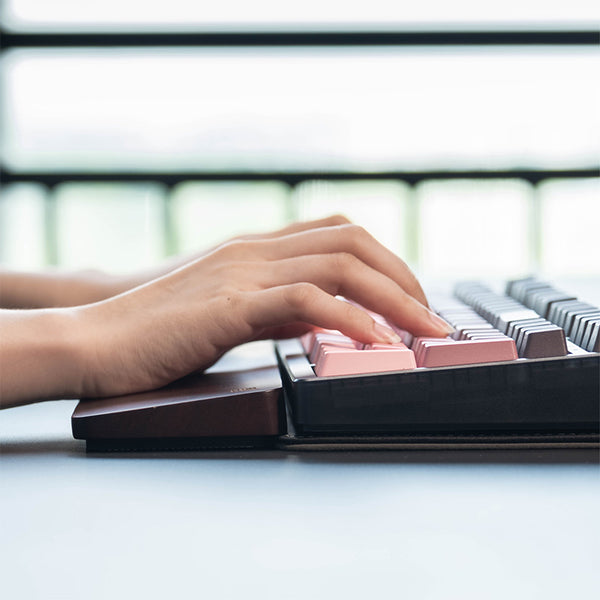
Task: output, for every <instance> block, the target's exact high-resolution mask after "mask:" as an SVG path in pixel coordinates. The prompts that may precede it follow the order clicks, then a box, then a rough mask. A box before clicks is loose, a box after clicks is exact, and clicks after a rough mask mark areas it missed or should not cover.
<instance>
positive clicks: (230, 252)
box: [217, 239, 256, 260]
mask: <svg viewBox="0 0 600 600" xmlns="http://www.w3.org/2000/svg"><path fill="white" fill-rule="evenodd" d="M255 247H256V242H254V241H252V240H244V239H237V240H232V241H230V242H227V243H226V244H223V245H222V246H220V247H219V248H218V249H217V252H218V253H219V254H220V255H221V256H222V257H223V258H224V259H226V260H236V259H237V260H244V259H248V258H254V257H255V255H256V250H255Z"/></svg>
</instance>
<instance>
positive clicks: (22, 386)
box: [0, 309, 86, 408]
mask: <svg viewBox="0 0 600 600" xmlns="http://www.w3.org/2000/svg"><path fill="white" fill-rule="evenodd" d="M1 312H2V315H1V318H2V340H1V344H0V360H1V361H2V369H1V371H2V372H1V376H0V399H1V405H2V407H3V408H6V407H9V406H18V405H22V404H29V403H31V402H37V401H40V400H54V399H63V398H78V397H80V396H81V392H82V391H83V381H84V375H85V367H84V365H85V353H86V347H85V346H86V343H85V338H84V337H83V336H82V335H81V334H82V333H84V332H83V331H82V328H81V324H80V317H79V315H78V314H77V312H76V311H74V310H72V309H43V310H24V311H21V310H6V311H1Z"/></svg>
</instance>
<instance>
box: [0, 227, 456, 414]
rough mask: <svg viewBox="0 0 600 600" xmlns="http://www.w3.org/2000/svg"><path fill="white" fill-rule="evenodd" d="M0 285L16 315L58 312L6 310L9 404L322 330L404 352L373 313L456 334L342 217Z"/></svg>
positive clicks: (403, 269)
mask: <svg viewBox="0 0 600 600" xmlns="http://www.w3.org/2000/svg"><path fill="white" fill-rule="evenodd" d="M0 283H1V284H2V285H1V286H0V289H1V290H2V292H1V293H0V300H1V302H2V305H3V306H9V307H15V306H27V307H41V306H46V308H33V309H30V310H14V309H13V310H0V331H1V338H0V406H2V407H9V406H17V405H21V404H28V403H31V402H36V401H40V400H46V399H53V398H81V397H97V396H112V395H117V394H126V393H133V392H139V391H144V390H149V389H154V388H157V387H160V386H163V385H165V384H167V383H169V382H171V381H173V380H175V379H178V378H180V377H182V376H184V375H187V374H189V373H191V372H193V371H197V370H202V369H206V368H207V367H209V366H210V365H212V364H213V363H214V362H215V361H216V360H218V359H219V358H220V357H221V356H222V355H223V354H224V353H225V352H227V351H228V350H229V349H231V348H233V347H234V346H237V345H238V344H242V343H244V342H248V341H251V340H257V339H269V338H283V337H291V336H297V335H300V334H302V333H304V332H306V331H308V330H309V329H310V328H311V327H314V326H318V327H323V328H327V329H338V330H340V331H341V332H342V333H344V334H346V335H348V336H350V337H352V338H354V339H356V340H358V341H361V342H364V343H371V342H384V343H395V342H398V341H399V338H398V337H397V335H396V334H395V333H394V332H393V331H392V330H390V329H388V328H386V327H383V326H381V325H378V324H376V323H375V321H374V320H373V319H372V317H371V316H370V315H369V313H368V312H367V310H370V311H373V312H376V313H379V314H381V315H383V316H385V317H386V318H387V319H389V320H390V321H393V322H395V323H396V324H398V325H399V326H400V327H402V328H404V329H407V330H409V331H411V332H412V333H414V334H416V335H427V336H440V337H441V336H445V335H447V334H448V333H449V331H450V330H451V328H450V327H449V326H448V325H447V324H446V323H445V322H444V321H443V320H441V319H440V318H439V317H437V316H436V315H435V314H434V313H432V312H431V311H430V310H429V309H428V307H427V301H426V298H425V295H424V293H423V290H422V289H421V286H420V285H419V283H418V281H417V279H416V278H415V276H414V275H413V274H412V273H411V271H410V270H409V269H408V267H407V266H406V264H405V263H404V262H403V261H402V260H401V259H399V258H398V257H397V256H396V255H394V254H393V253H392V252H390V251H389V250H387V249H386V248H385V247H383V246H382V245H381V244H379V243H378V242H377V241H376V240H375V239H374V238H373V237H372V236H370V235H369V234H368V233H367V232H366V231H365V230H364V229H362V228H361V227H358V226H356V225H353V224H351V223H349V222H348V220H347V219H345V218H344V217H340V216H335V217H331V218H329V219H324V220H320V221H313V222H309V223H301V224H295V225H292V226H290V227H287V228H285V229H283V230H280V231H277V232H274V233H269V234H265V235H260V236H246V237H241V238H237V239H234V240H232V241H230V242H227V243H225V244H223V245H221V246H218V247H217V248H215V249H213V250H211V251H209V252H208V253H205V254H202V255H196V256H193V257H188V258H184V259H177V260H176V261H174V262H171V263H170V264H168V265H166V266H163V267H161V268H160V269H157V270H155V271H149V272H147V273H142V274H138V275H136V276H132V277H128V278H115V277H109V276H102V275H101V274H99V273H94V272H87V273H79V274H59V273H55V274H53V275H40V276H34V275H24V274H14V273H13V274H11V273H4V274H3V276H2V278H1V279H0ZM336 296H344V297H345V298H347V299H349V300H351V301H353V302H347V301H344V300H342V299H340V298H338V297H336ZM44 300H47V302H46V303H45V304H44ZM358 305H360V306H358ZM362 307H364V308H365V309H367V310H364V309H363V308H362Z"/></svg>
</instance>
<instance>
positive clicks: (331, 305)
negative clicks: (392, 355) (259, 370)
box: [246, 282, 400, 344]
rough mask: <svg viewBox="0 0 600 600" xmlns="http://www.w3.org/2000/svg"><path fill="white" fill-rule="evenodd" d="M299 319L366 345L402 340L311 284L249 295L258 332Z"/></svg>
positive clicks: (252, 321)
mask: <svg viewBox="0 0 600 600" xmlns="http://www.w3.org/2000/svg"><path fill="white" fill-rule="evenodd" d="M298 321H302V322H306V323H312V324H314V325H316V326H318V327H323V328H325V329H337V330H339V331H341V332H342V333H344V334H345V335H347V336H349V337H351V338H352V339H355V340H358V341H359V342H363V343H365V344H368V343H372V342H382V343H393V342H396V341H400V339H399V338H398V337H397V335H396V334H395V333H394V332H393V331H391V330H387V329H385V330H383V329H382V327H381V326H377V325H376V323H375V322H374V321H373V319H372V318H371V317H370V316H369V315H368V314H367V313H366V312H365V311H364V310H361V309H360V308H358V307H356V306H353V305H352V304H349V303H348V302H344V301H343V300H338V299H337V298H334V297H333V296H331V295H329V294H328V293H327V292H325V291H323V290H322V289H320V288H319V287H317V286H315V285H313V284H311V283H305V282H303V283H294V284H290V285H283V286H279V287H273V288H269V289H267V290H261V291H257V292H251V293H250V294H249V296H248V302H247V308H246V322H247V323H249V324H250V325H251V326H252V327H253V328H254V329H255V330H256V331H261V330H264V329H267V330H272V328H273V327H277V326H278V325H286V324H288V323H296V322H298Z"/></svg>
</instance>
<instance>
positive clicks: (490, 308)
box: [454, 283, 568, 358]
mask: <svg viewBox="0 0 600 600" xmlns="http://www.w3.org/2000/svg"><path fill="white" fill-rule="evenodd" d="M454 293H455V295H456V296H457V297H458V298H459V299H460V300H462V301H463V302H465V303H466V304H468V305H469V306H471V307H473V309H474V310H475V311H476V312H477V313H478V314H479V315H480V316H481V317H483V319H485V320H486V321H487V322H489V323H491V324H492V325H493V326H494V327H496V328H497V329H498V330H499V331H501V332H502V333H504V334H505V335H507V336H509V337H511V338H512V339H514V340H515V342H516V346H517V351H518V353H519V356H520V357H522V358H548V357H554V356H565V355H566V354H567V353H568V352H567V342H566V336H565V331H564V329H563V328H562V327H559V326H558V325H556V324H554V323H552V322H550V321H548V320H547V319H545V318H543V317H541V316H540V314H542V313H545V312H546V310H547V307H545V306H541V304H540V305H539V306H540V308H541V313H538V312H537V311H536V310H534V309H532V308H531V306H529V307H528V306H527V305H524V304H522V303H521V302H520V301H518V300H517V299H515V298H513V297H510V296H504V295H502V294H496V293H494V292H492V291H491V290H490V289H489V288H487V287H486V286H484V285H482V284H480V283H462V284H459V285H457V286H456V288H455V290H454ZM519 297H520V296H519ZM532 304H535V305H536V307H537V306H538V304H537V303H535V302H533V301H532ZM548 306H549V305H548Z"/></svg>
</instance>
